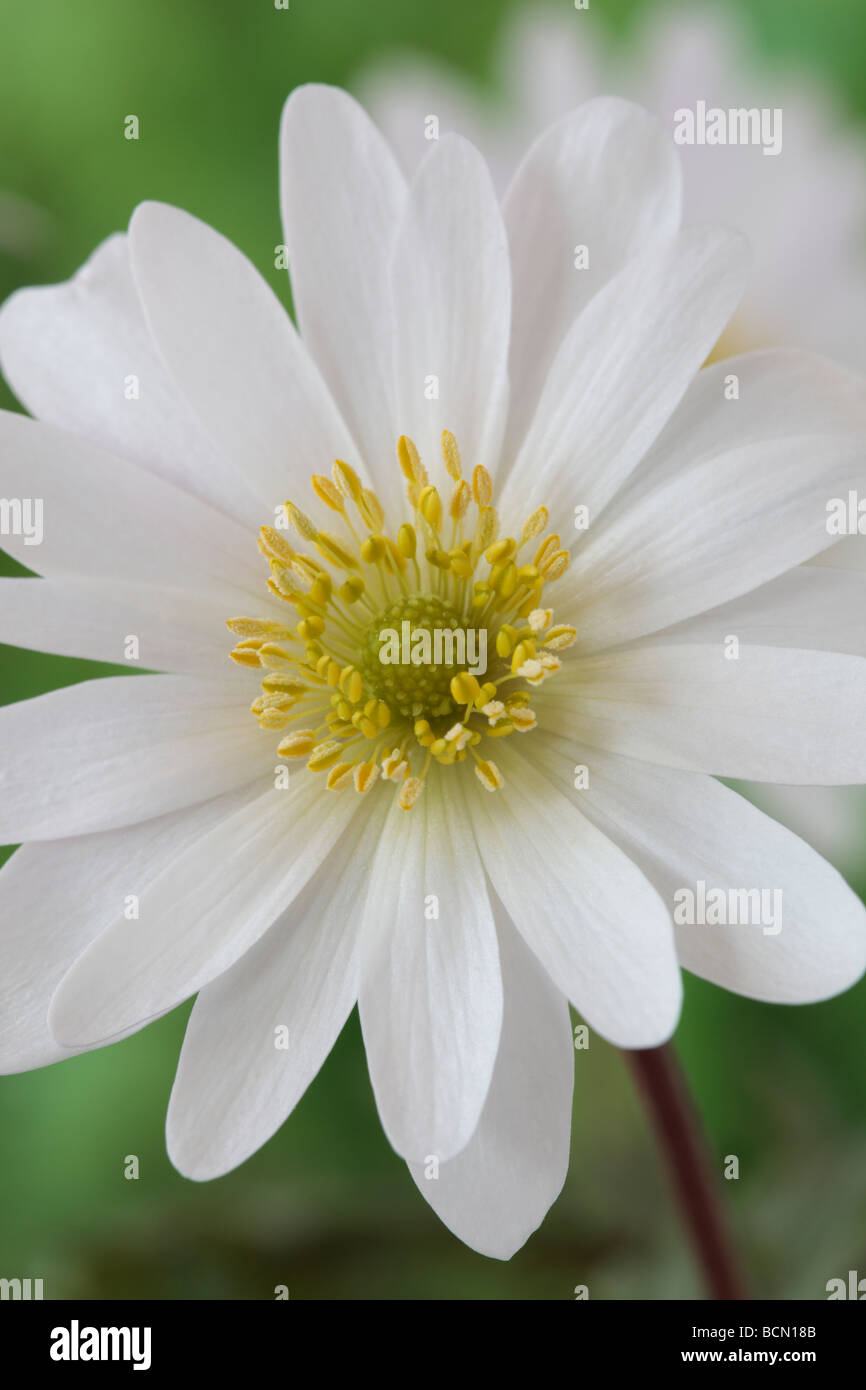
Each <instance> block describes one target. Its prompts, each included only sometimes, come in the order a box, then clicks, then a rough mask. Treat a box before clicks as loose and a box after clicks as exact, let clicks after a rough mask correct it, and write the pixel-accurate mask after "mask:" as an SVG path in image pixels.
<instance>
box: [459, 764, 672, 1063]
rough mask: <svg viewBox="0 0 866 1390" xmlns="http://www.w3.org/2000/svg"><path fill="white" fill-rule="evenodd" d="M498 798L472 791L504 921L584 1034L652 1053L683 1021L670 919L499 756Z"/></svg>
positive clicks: (639, 879) (554, 800) (599, 843)
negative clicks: (582, 1023)
mask: <svg viewBox="0 0 866 1390" xmlns="http://www.w3.org/2000/svg"><path fill="white" fill-rule="evenodd" d="M496 763H497V766H499V767H500V769H501V771H502V774H503V776H504V778H505V786H504V787H502V788H500V789H499V790H498V791H496V792H494V793H493V794H491V793H489V792H487V791H485V790H483V789H482V788H481V787H480V786H479V787H478V790H477V792H474V789H473V805H472V819H473V826H474V829H475V833H476V837H477V839H478V845H479V848H480V850H481V855H482V858H483V860H484V867H485V868H486V870H487V873H488V874H489V876H490V881H491V883H492V884H493V886H494V888H495V889H496V892H497V894H498V895H499V897H500V898H501V899H502V902H503V903H504V905H505V908H506V910H507V912H508V915H509V917H510V918H511V919H512V921H513V922H514V923H515V925H516V926H517V928H518V930H519V931H520V933H521V935H522V936H523V938H524V940H525V941H526V942H527V944H528V945H529V946H530V947H531V949H532V951H533V952H534V953H535V955H536V956H537V957H538V959H539V960H540V961H541V963H542V965H543V966H544V968H545V969H546V971H547V973H548V974H549V975H550V977H551V979H552V980H553V982H554V984H556V985H557V986H558V987H559V989H560V990H562V992H563V993H564V994H565V995H567V997H568V998H569V999H570V1000H571V1002H572V1004H574V1006H575V1008H577V1009H579V1010H580V1012H581V1014H582V1015H583V1017H584V1018H585V1019H586V1021H587V1023H588V1024H589V1025H590V1026H591V1027H592V1028H594V1029H595V1030H596V1031H597V1032H599V1033H600V1034H601V1035H602V1037H605V1038H607V1039H608V1040H609V1041H610V1042H613V1043H615V1044H616V1045H617V1046H619V1047H655V1046H657V1045H658V1044H660V1043H662V1042H664V1041H665V1040H666V1039H667V1038H669V1037H670V1035H671V1033H672V1032H673V1030H674V1028H675V1026H676V1022H677V1018H678V1016H679V1010H680V1002H681V997H682V993H681V984H680V977H679V971H678V969H677V961H676V955H675V952H674V942H673V930H672V927H671V922H670V917H669V914H668V913H667V911H666V909H665V906H664V904H663V902H662V901H661V899H660V898H659V896H658V894H657V893H656V891H655V889H654V888H653V887H652V886H651V884H650V883H649V882H648V880H647V879H646V877H645V876H644V875H643V874H642V873H641V871H640V870H639V869H638V868H637V867H636V866H635V865H634V864H633V863H631V861H630V860H629V859H628V858H627V856H626V855H625V854H623V852H622V850H621V849H619V848H618V847H617V846H616V845H615V844H614V843H613V842H612V841H611V840H609V839H608V838H607V837H606V836H605V835H602V834H601V833H600V832H599V831H598V830H597V829H596V827H595V826H594V825H593V824H592V823H591V822H590V821H588V820H587V819H586V817H585V816H582V815H581V814H580V812H579V811H577V810H576V809H575V808H574V807H573V806H572V805H571V804H570V803H569V802H568V801H567V799H566V798H565V797H564V796H563V795H562V793H561V792H560V791H558V790H557V789H556V788H555V787H554V786H553V784H552V783H551V782H550V781H549V779H547V778H546V777H543V776H541V775H540V774H539V773H538V772H537V771H536V770H535V768H534V767H533V765H532V762H531V760H530V758H529V757H528V756H526V757H524V756H523V755H522V754H521V753H520V752H519V751H516V750H515V751H512V750H510V749H507V748H504V747H501V746H500V747H499V748H497V750H496Z"/></svg>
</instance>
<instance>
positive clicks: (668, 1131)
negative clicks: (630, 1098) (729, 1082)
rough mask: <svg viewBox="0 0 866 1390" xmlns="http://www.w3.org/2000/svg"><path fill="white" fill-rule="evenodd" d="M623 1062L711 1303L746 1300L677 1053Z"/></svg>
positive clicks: (665, 1050)
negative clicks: (658, 1148) (643, 1110)
mask: <svg viewBox="0 0 866 1390" xmlns="http://www.w3.org/2000/svg"><path fill="white" fill-rule="evenodd" d="M625 1056H626V1058H627V1059H628V1062H629V1064H630V1066H631V1069H632V1071H633V1073H634V1076H635V1080H636V1083H637V1087H638V1090H639V1091H640V1093H641V1095H642V1096H643V1099H644V1101H645V1103H646V1106H647V1109H648V1111H649V1113H650V1118H651V1120H652V1124H653V1127H654V1129H655V1132H656V1135H657V1138H658V1140H659V1143H660V1145H661V1148H662V1150H663V1152H664V1155H665V1158H666V1160H667V1165H668V1169H669V1173H670V1177H671V1181H672V1183H673V1186H674V1189H675V1192H676V1196H677V1200H678V1202H679V1205H680V1207H681V1209H682V1214H683V1217H684V1218H685V1223H686V1226H687V1227H688V1231H689V1235H690V1237H691V1240H692V1244H693V1246H694V1249H695V1254H696V1255H697V1257H698V1260H699V1262H700V1266H701V1269H702V1271H703V1276H704V1281H705V1283H706V1287H707V1292H708V1293H709V1295H710V1297H711V1298H714V1299H740V1298H746V1297H748V1295H747V1293H746V1291H745V1281H744V1280H743V1278H742V1276H741V1274H740V1270H739V1266H738V1263H737V1260H736V1257H735V1254H734V1247H733V1244H732V1241H731V1238H730V1235H729V1233H728V1229H727V1225H726V1222H725V1219H724V1215H723V1211H722V1203H721V1200H720V1192H719V1185H718V1182H717V1180H716V1179H715V1177H714V1176H713V1171H712V1166H711V1161H710V1155H709V1150H708V1147H707V1142H706V1139H705V1137H704V1133H703V1130H702V1127H701V1123H700V1119H699V1117H698V1113H697V1109H696V1107H695V1104H694V1101H693V1100H692V1097H691V1093H690V1092H689V1089H688V1084H687V1082H686V1079H685V1076H684V1074H683V1070H682V1068H681V1066H680V1063H679V1060H678V1058H677V1056H676V1053H675V1052H674V1050H673V1048H672V1047H671V1046H670V1045H669V1044H666V1045H665V1046H664V1047H652V1048H647V1049H645V1050H642V1051H638V1052H626V1053H625Z"/></svg>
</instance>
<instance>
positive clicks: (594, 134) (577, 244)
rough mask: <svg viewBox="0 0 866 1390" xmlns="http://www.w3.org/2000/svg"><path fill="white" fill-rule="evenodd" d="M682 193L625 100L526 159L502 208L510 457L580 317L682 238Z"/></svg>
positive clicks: (675, 166) (643, 115) (601, 107)
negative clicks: (508, 265) (509, 281)
mask: <svg viewBox="0 0 866 1390" xmlns="http://www.w3.org/2000/svg"><path fill="white" fill-rule="evenodd" d="M572 99H574V98H572ZM680 184H681V177H680V167H679V162H678V160H677V156H676V151H675V149H674V145H673V142H672V141H671V138H670V133H669V132H668V131H665V130H664V129H663V127H662V125H661V123H660V122H659V121H658V120H656V119H655V117H653V116H650V115H649V113H648V112H646V111H644V110H642V109H641V108H640V107H639V106H634V105H632V103H631V102H627V101H622V100H621V99H620V98H618V97H598V98H596V99H595V100H593V101H588V102H586V103H585V104H584V105H583V106H579V107H578V108H577V110H576V111H572V112H571V113H570V114H569V115H568V116H564V117H563V118H562V119H561V120H558V121H557V122H556V123H555V124H554V125H552V126H551V127H550V128H549V129H548V130H546V131H545V132H544V133H543V134H542V135H541V136H539V138H538V139H537V140H536V141H535V143H534V144H533V145H532V147H531V148H530V150H529V152H528V153H527V155H526V156H525V157H524V159H523V162H522V163H521V165H520V167H519V168H518V170H517V173H516V174H515V176H514V180H513V182H512V183H511V186H510V187H509V190H508V193H507V194H506V197H505V202H504V211H505V218H506V222H507V225H508V238H509V244H510V248H511V259H512V265H513V274H514V335H513V341H512V348H511V379H512V383H513V399H512V412H511V419H510V422H509V452H510V453H511V454H512V455H513V454H514V453H515V452H516V450H517V448H518V447H519V445H520V443H521V441H522V439H523V436H524V435H525V434H526V430H527V428H528V426H529V423H530V420H531V418H532V412H533V410H534V409H535V406H536V404H537V402H538V399H539V396H540V394H541V388H542V386H543V384H544V379H545V376H546V375H547V372H548V370H549V369H550V366H551V364H552V362H553V358H554V356H555V354H556V352H557V350H558V349H559V347H560V345H561V343H562V341H563V339H564V338H565V336H566V334H567V332H568V330H569V329H570V328H571V325H572V323H573V322H574V320H575V319H576V318H577V316H578V314H579V313H580V312H581V310H583V309H584V308H585V307H586V305H587V304H588V303H589V302H590V300H591V299H592V297H593V295H594V294H596V293H597V292H598V291H599V290H600V289H601V288H602V286H603V285H605V284H606V283H607V282H608V281H609V280H610V279H611V277H612V276H614V275H615V274H616V273H617V272H618V271H620V270H621V269H622V268H623V266H624V265H625V263H626V262H627V261H628V260H630V259H631V258H632V257H633V256H635V255H639V254H641V253H642V252H645V251H647V250H648V249H650V248H651V247H653V246H657V245H658V244H659V243H661V242H662V241H664V240H665V239H666V238H667V237H670V236H673V234H674V233H675V232H676V230H677V228H678V226H679V220H680V204H681V188H680ZM581 248H585V252H586V260H585V261H584V260H583V252H582V251H581ZM573 384H578V383H577V382H575V383H573Z"/></svg>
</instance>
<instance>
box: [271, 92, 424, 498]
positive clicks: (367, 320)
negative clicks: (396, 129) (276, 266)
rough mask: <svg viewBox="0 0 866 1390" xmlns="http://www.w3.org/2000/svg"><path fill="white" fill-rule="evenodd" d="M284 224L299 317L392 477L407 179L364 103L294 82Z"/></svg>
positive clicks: (283, 161) (339, 397)
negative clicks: (392, 268)
mask: <svg viewBox="0 0 866 1390" xmlns="http://www.w3.org/2000/svg"><path fill="white" fill-rule="evenodd" d="M280 169H281V173H280V194H281V206H282V213H283V228H284V235H285V238H286V245H287V246H288V249H289V270H290V274H291V280H292V294H293V297H294V302H295V309H296V312H297V317H298V324H299V326H300V329H301V333H302V335H303V338H304V342H305V343H306V345H307V347H308V348H309V350H310V352H311V353H312V354H313V357H314V358H315V360H316V361H317V362H318V364H319V367H320V368H321V370H322V372H323V374H324V376H325V379H326V381H327V383H328V385H329V386H330V388H331V391H332V392H333V393H334V397H335V399H336V401H337V404H338V406H339V408H340V410H341V412H342V415H343V418H344V419H345V421H346V423H347V425H348V427H349V429H350V430H351V432H352V437H353V438H354V439H355V440H356V441H357V443H358V446H359V447H360V449H361V450H362V453H363V454H364V456H365V459H366V462H367V466H368V468H369V469H370V472H371V474H372V475H373V477H374V480H375V481H376V482H379V481H382V482H388V484H389V486H391V485H393V476H394V471H393V470H394V450H395V445H396V442H397V440H396V436H395V434H394V423H393V400H392V382H393V348H394V345H393V341H392V332H393V323H392V318H391V302H390V289H389V284H388V266H389V262H390V257H391V251H392V248H393V245H394V237H395V234H396V230H397V226H398V224H399V221H400V217H401V214H402V209H403V203H404V199H405V196H406V187H405V182H404V179H403V176H402V174H401V173H400V171H399V169H398V167H397V163H396V161H395V159H394V157H393V155H392V154H391V151H390V150H389V149H388V147H387V145H386V144H385V142H384V140H383V139H382V137H381V135H380V134H379V132H378V131H377V130H376V128H375V126H374V125H373V124H372V122H371V121H370V119H369V117H368V116H367V115H366V113H365V112H364V111H363V110H362V109H361V107H360V106H358V104H357V103H356V102H354V101H353V100H352V99H351V97H349V96H347V95H346V93H345V92H341V91H338V90H337V89H336V88H333V87H321V86H315V85H311V86H305V87H299V88H297V89H296V90H295V91H294V92H293V93H292V95H291V96H290V97H289V99H288V101H287V102H286V105H285V108H284V110H283V120H282V127H281V131H280Z"/></svg>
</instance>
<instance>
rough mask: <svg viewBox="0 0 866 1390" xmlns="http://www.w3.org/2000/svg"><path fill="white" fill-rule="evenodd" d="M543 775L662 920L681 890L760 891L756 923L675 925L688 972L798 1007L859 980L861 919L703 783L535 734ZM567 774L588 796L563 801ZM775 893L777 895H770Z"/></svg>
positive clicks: (799, 846)
mask: <svg viewBox="0 0 866 1390" xmlns="http://www.w3.org/2000/svg"><path fill="white" fill-rule="evenodd" d="M540 742H541V743H543V745H544V747H543V751H540V753H539V756H540V757H541V759H542V761H543V763H544V766H545V768H546V770H547V771H548V772H549V773H550V775H551V777H552V778H553V779H554V780H555V781H556V783H557V785H558V786H560V787H561V788H562V790H563V791H565V792H566V794H568V795H570V796H571V798H572V800H574V801H576V802H577V803H578V804H579V805H580V806H581V807H583V808H584V809H585V813H586V815H588V816H590V818H591V819H592V820H593V821H594V822H595V823H596V824H597V825H598V826H599V827H600V828H601V829H602V830H603V831H604V833H605V834H606V835H610V837H611V838H612V839H613V840H615V841H616V843H617V844H619V845H621V846H622V848H623V849H624V850H625V852H626V853H627V854H628V855H629V856H630V858H632V859H634V861H635V862H636V863H638V864H639V865H640V866H641V868H642V869H643V871H644V873H645V874H646V875H647V877H648V878H649V879H650V880H651V881H652V882H653V883H654V884H655V886H656V888H657V889H658V891H659V893H660V894H661V895H662V898H663V899H664V901H665V903H666V904H667V906H668V908H669V910H670V911H671V913H673V911H674V908H675V906H676V905H677V903H678V902H681V901H682V899H681V898H680V899H678V898H677V897H676V896H675V895H676V894H677V893H678V892H679V891H680V890H682V889H688V890H689V891H691V892H692V893H694V894H697V892H698V888H697V885H698V883H699V882H703V883H704V884H705V886H706V891H707V892H710V891H711V890H713V889H722V890H723V891H724V892H726V893H727V892H728V891H730V890H734V891H736V890H741V891H742V890H749V889H756V888H758V889H764V890H766V898H765V900H764V903H763V905H762V912H763V915H762V917H761V923H762V924H756V925H748V924H745V923H744V924H742V925H735V924H734V925H715V926H713V925H698V924H696V925H680V926H677V927H676V938H677V952H678V954H679V958H680V962H681V963H682V965H684V966H685V967H686V969H688V970H691V971H693V972H694V973H695V974H697V975H702V976H704V977H705V978H706V979H708V980H712V981H713V982H714V983H716V984H719V985H723V986H724V987H725V988H726V989H731V990H734V991H735V992H736V993H738V994H746V995H749V996H750V997H751V998H753V999H766V1000H770V1001H772V1002H775V1003H787V1004H805V1003H811V1002H813V1001H815V1000H818V999H826V998H828V997H829V996H831V995H834V994H838V993H839V992H840V991H841V990H844V989H848V988H849V986H850V985H852V984H854V982H855V981H856V980H858V979H859V978H860V976H861V975H862V974H863V971H864V969H866V909H864V907H863V904H862V903H861V902H860V900H859V898H858V897H857V896H856V894H855V893H853V892H852V891H851V889H850V888H849V887H848V885H847V884H846V883H845V881H844V879H843V878H842V877H841V875H840V874H838V873H837V872H836V870H835V869H834V868H832V867H831V866H830V865H829V864H828V863H827V862H826V861H825V860H823V859H822V858H821V857H820V855H818V854H816V852H815V851H814V850H813V849H812V848H811V847H810V846H809V845H807V844H805V843H804V842H803V841H802V840H800V839H798V838H797V836H795V835H792V834H791V832H790V831H789V830H786V829H785V828H784V827H783V826H781V825H778V824H777V823H776V822H775V821H773V820H771V819H770V818H769V816H765V815H764V814H763V813H762V812H761V811H759V810H757V809H756V808H755V807H754V806H751V805H750V804H749V802H748V801H746V800H745V799H744V798H743V797H741V796H738V795H737V793H736V792H733V791H731V790H730V789H729V788H727V787H724V786H722V784H721V783H720V782H716V781H714V780H713V779H712V778H710V777H701V776H696V775H695V774H693V773H687V772H677V771H673V770H671V769H670V768H658V767H649V766H648V765H647V764H645V763H638V762H635V761H632V760H631V759H626V758H615V757H611V756H610V755H609V754H604V753H599V752H598V751H597V750H595V749H582V748H581V747H580V746H579V745H576V744H573V743H571V742H570V741H567V740H561V739H550V738H548V737H546V736H544V735H542V738H541V740H540ZM575 763H582V764H584V765H585V766H587V767H588V769H589V777H588V786H587V787H586V788H584V789H583V790H581V791H573V790H569V788H570V787H571V786H572V783H571V770H572V766H573V765H574V764H575ZM776 894H778V895H779V896H778V897H777V896H775V895H776Z"/></svg>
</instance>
